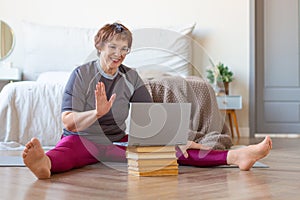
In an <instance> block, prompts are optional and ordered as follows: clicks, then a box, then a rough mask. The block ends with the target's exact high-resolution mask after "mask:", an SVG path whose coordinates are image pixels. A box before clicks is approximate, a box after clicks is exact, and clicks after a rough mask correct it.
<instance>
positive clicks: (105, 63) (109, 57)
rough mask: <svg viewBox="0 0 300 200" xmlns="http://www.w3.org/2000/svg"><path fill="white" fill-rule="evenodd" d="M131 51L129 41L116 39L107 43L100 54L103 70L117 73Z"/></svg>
mask: <svg viewBox="0 0 300 200" xmlns="http://www.w3.org/2000/svg"><path fill="white" fill-rule="evenodd" d="M129 51H130V49H129V48H128V41H127V40H121V39H119V40H117V39H116V38H115V37H114V38H113V39H112V40H111V41H109V42H106V43H105V44H104V45H103V47H102V49H101V52H100V61H101V66H102V68H104V70H108V71H112V72H113V73H114V72H116V70H117V68H118V67H119V66H120V65H121V64H122V62H123V60H124V59H125V57H126V55H127V54H128V53H129ZM105 72H107V71H105Z"/></svg>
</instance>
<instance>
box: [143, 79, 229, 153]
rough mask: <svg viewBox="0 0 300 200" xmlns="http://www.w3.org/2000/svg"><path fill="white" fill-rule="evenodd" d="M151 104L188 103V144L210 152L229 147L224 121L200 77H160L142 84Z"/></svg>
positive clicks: (207, 84)
mask: <svg viewBox="0 0 300 200" xmlns="http://www.w3.org/2000/svg"><path fill="white" fill-rule="evenodd" d="M144 82H145V86H146V88H147V89H148V91H149V92H150V94H151V95H152V98H153V101H154V102H160V103H162V102H165V103H174V102H178V103H191V104H192V108H191V119H190V132H189V140H193V141H195V142H198V143H200V144H203V145H205V146H209V147H212V148H213V149H228V148H230V147H231V146H232V140H231V137H230V131H229V129H228V127H227V126H226V124H225V117H224V116H223V115H222V114H221V113H220V111H219V109H218V105H217V100H216V96H215V92H214V90H213V88H212V87H211V85H210V84H209V83H207V82H206V81H205V80H203V79H202V78H200V77H194V76H191V77H186V78H182V77H179V76H176V77H175V76H161V77H157V78H154V79H147V80H144Z"/></svg>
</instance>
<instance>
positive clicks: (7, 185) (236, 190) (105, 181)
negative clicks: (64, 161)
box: [0, 138, 300, 200]
mask: <svg viewBox="0 0 300 200" xmlns="http://www.w3.org/2000/svg"><path fill="white" fill-rule="evenodd" d="M260 140H261V139H255V141H253V140H251V143H254V142H257V141H260ZM248 143H249V140H248V139H244V140H240V142H239V144H248ZM299 148H300V139H276V138H275V139H273V150H272V151H271V154H270V155H269V156H268V157H267V158H265V159H263V160H262V162H263V163H265V164H267V165H269V168H253V169H251V170H250V171H246V172H245V171H239V169H238V168H197V167H187V166H180V167H179V171H180V174H179V175H178V176H169V177H135V176H128V175H127V172H126V165H125V164H117V163H114V164H110V167H108V166H106V165H103V164H96V165H92V166H87V167H84V168H81V169H76V170H72V171H70V172H67V173H63V174H57V175H53V176H52V178H51V179H49V180H37V179H36V178H35V177H34V176H33V175H32V174H31V172H30V171H29V170H28V169H27V168H26V167H1V168H0V180H1V186H0V199H1V200H2V199H3V200H14V199H30V200H42V199H55V200H63V199H71V200H76V199H89V200H91V199H184V200H187V199H230V200H232V199H288V200H291V199H297V200H298V199H300V149H299ZM10 154H11V152H10ZM2 155H3V152H2Z"/></svg>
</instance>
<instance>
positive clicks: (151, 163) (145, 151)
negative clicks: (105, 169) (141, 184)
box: [126, 146, 178, 176]
mask: <svg viewBox="0 0 300 200" xmlns="http://www.w3.org/2000/svg"><path fill="white" fill-rule="evenodd" d="M126 156H127V161H128V174H131V175H136V176H170V175H178V164H177V158H176V150H175V146H147V147H145V146H136V147H127V152H126Z"/></svg>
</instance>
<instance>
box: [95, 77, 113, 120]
mask: <svg viewBox="0 0 300 200" xmlns="http://www.w3.org/2000/svg"><path fill="white" fill-rule="evenodd" d="M115 99H116V94H113V95H111V97H110V99H109V101H107V97H106V92H105V85H104V83H102V82H98V83H97V85H96V90H95V101H96V112H97V118H100V117H102V116H103V115H105V114H106V113H108V111H109V110H110V109H111V107H112V105H113V103H114V101H115Z"/></svg>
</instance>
